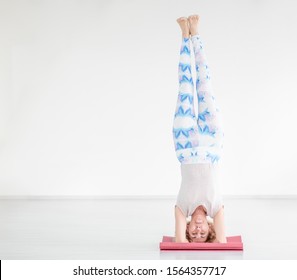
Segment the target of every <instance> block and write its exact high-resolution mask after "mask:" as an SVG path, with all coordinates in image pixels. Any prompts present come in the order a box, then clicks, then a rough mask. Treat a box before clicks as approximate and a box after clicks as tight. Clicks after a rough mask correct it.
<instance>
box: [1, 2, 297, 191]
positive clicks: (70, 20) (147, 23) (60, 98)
mask: <svg viewBox="0 0 297 280" xmlns="http://www.w3.org/2000/svg"><path fill="white" fill-rule="evenodd" d="M295 11H296V2H295V1H293V0H292V1H290V0H282V1H280V0H278V1H268V0H265V1H264V0H262V1H260V0H259V1H252V0H250V1H248V0H246V1H236V0H232V1H231V0H228V1H227V0H224V1H213V0H212V1H209V0H208V1H199V0H194V1H169V0H168V1H164V0H163V1H156V0H154V1H152V0H146V1H128V0H127V1H120V0H117V1H95V0H92V1H90V0H80V1H70V0H63V1H58V0H55V1H53V0H43V1H37V0H31V1H29V0H27V1H21V0H12V1H11V0H10V1H8V0H6V1H4V0H0V34H1V35H0V195H2V196H3V195H45V196H46V195H176V194H177V192H178V189H179V185H180V169H179V168H180V167H179V162H178V161H177V159H176V157H175V151H174V146H173V139H172V134H171V131H172V121H173V114H174V110H175V103H176V99H177V93H178V77H177V65H178V58H179V48H180V42H181V33H180V29H179V26H178V24H177V23H176V18H178V17H180V16H189V15H191V14H195V13H198V14H199V15H200V18H201V22H200V34H201V36H202V39H203V41H204V46H205V49H206V53H207V57H208V61H209V67H210V71H211V76H212V82H213V88H214V90H215V95H216V99H217V102H218V105H219V107H220V110H221V112H222V116H223V117H224V119H223V123H224V128H225V144H224V157H223V158H222V194H223V195H293V194H295V195H296V194H297V188H296V179H295V177H296V169H297V167H296V163H295V157H296V155H297V148H296V143H297V134H296V125H295V120H296V119H297V110H295V107H296V94H297V91H296V89H297V85H296V63H297V56H296V49H297V37H296V26H297V17H296V14H295Z"/></svg>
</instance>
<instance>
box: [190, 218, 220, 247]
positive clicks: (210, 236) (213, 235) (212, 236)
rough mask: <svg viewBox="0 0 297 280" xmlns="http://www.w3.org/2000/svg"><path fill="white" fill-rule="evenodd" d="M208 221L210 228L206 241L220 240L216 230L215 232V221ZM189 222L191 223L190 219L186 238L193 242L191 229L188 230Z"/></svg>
mask: <svg viewBox="0 0 297 280" xmlns="http://www.w3.org/2000/svg"><path fill="white" fill-rule="evenodd" d="M207 223H208V226H209V230H208V235H207V238H206V240H205V242H207V243H214V242H219V241H218V240H217V236H216V232H215V229H214V225H213V223H212V222H209V221H207ZM189 224H190V221H188V222H187V229H186V238H187V240H188V241H189V242H190V243H191V242H193V240H192V238H191V237H190V234H189V231H188V225H189Z"/></svg>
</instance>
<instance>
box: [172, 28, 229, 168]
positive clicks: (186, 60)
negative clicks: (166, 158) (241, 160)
mask: <svg viewBox="0 0 297 280" xmlns="http://www.w3.org/2000/svg"><path fill="white" fill-rule="evenodd" d="M191 42H192V45H193V50H194V55H195V66H196V67H195V69H196V92H197V100H198V118H196V116H195V109H194V82H193V78H192V71H191V47H190V43H191ZM178 78H179V93H178V98H177V104H176V110H175V114H174V121H173V130H172V132H173V140H174V145H175V152H176V156H177V158H178V160H179V162H180V163H182V164H191V163H209V162H211V163H216V162H219V159H220V157H221V151H222V148H223V138H224V132H223V129H222V124H221V118H220V113H219V110H218V108H217V106H216V102H215V97H214V95H213V91H212V87H211V81H210V75H209V68H208V65H207V60H206V56H205V52H204V48H203V44H202V41H201V37H200V34H198V35H194V36H192V37H191V38H184V37H183V38H182V44H181V48H180V59H179V65H178Z"/></svg>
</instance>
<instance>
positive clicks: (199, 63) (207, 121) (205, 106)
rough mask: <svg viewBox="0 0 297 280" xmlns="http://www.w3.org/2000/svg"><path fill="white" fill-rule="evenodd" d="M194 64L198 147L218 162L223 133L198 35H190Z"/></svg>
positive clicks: (213, 160) (212, 160)
mask: <svg viewBox="0 0 297 280" xmlns="http://www.w3.org/2000/svg"><path fill="white" fill-rule="evenodd" d="M191 41H192V44H193V49H194V54H195V64H196V92H197V99H198V120H197V124H198V129H199V146H200V147H201V149H202V147H204V148H205V149H204V152H205V157H206V158H208V159H210V160H211V162H213V163H214V162H216V161H219V159H220V156H221V150H222V148H223V138H224V132H223V128H222V124H221V116H220V113H219V109H218V107H217V104H216V101H215V97H214V93H213V90H212V85H211V79H210V74H209V67H208V63H207V59H206V55H205V51H204V47H203V44H202V40H201V36H200V35H199V34H196V35H192V37H191Z"/></svg>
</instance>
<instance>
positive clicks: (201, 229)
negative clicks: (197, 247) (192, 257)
mask: <svg viewBox="0 0 297 280" xmlns="http://www.w3.org/2000/svg"><path fill="white" fill-rule="evenodd" d="M187 230H188V232H189V237H190V238H191V240H192V242H205V241H206V240H207V237H208V234H209V225H208V222H207V219H206V217H205V215H201V214H197V215H195V216H192V219H191V222H190V223H189V224H188V225H187Z"/></svg>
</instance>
